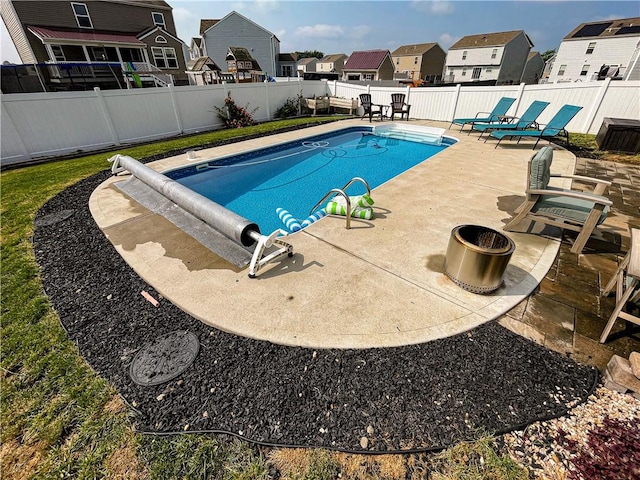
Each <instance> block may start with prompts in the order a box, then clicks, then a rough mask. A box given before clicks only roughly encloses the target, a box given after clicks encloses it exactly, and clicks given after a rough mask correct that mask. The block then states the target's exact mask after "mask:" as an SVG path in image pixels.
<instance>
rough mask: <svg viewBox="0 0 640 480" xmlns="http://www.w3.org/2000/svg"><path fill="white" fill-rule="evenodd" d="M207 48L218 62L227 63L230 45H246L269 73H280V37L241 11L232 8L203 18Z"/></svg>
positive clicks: (210, 55) (203, 36) (272, 74)
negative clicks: (222, 14)
mask: <svg viewBox="0 0 640 480" xmlns="http://www.w3.org/2000/svg"><path fill="white" fill-rule="evenodd" d="M202 24H205V25H208V27H207V28H205V29H203V28H201V30H202V31H201V33H200V34H201V35H202V40H203V42H204V51H205V52H206V54H207V55H208V56H209V57H211V59H212V60H213V61H214V62H215V63H216V64H217V65H226V64H227V62H226V56H227V51H228V48H229V47H242V48H246V49H247V50H248V51H249V53H250V54H251V56H252V57H253V58H254V59H255V60H256V62H258V64H259V65H260V67H261V68H262V70H263V71H265V72H267V74H268V75H269V76H273V77H275V76H277V75H278V73H279V72H278V68H277V67H278V64H277V61H278V57H279V55H280V40H278V37H276V36H275V35H274V34H273V33H271V32H270V31H269V30H267V29H265V28H263V27H261V26H260V25H258V24H256V23H254V22H252V21H251V20H249V19H248V18H246V17H244V16H242V15H240V14H239V13H238V12H235V11H233V12H231V13H229V14H228V15H227V16H226V17H224V18H221V19H220V20H202V21H201V25H202Z"/></svg>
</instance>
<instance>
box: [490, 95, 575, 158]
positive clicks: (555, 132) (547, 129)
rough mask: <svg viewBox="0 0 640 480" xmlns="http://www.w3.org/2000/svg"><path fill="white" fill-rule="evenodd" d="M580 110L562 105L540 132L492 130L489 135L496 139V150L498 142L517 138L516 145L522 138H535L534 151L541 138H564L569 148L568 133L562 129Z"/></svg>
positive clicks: (572, 106) (573, 106)
mask: <svg viewBox="0 0 640 480" xmlns="http://www.w3.org/2000/svg"><path fill="white" fill-rule="evenodd" d="M580 110H582V107H577V106H575V105H563V106H562V108H561V109H560V110H558V113H556V114H555V115H554V116H553V118H552V119H551V120H549V123H547V124H546V125H545V126H544V128H543V129H542V130H519V131H517V132H516V131H513V130H493V131H492V132H491V133H489V135H490V136H492V137H493V138H497V139H498V143H496V148H498V145H500V142H501V141H502V139H503V138H505V137H512V138H513V137H518V143H520V140H521V139H522V138H524V137H529V138H535V139H536V143H535V144H534V145H533V148H534V149H535V148H536V147H537V146H538V142H539V141H540V139H541V138H546V139H548V140H550V139H552V138H553V137H565V138H566V139H567V146H569V132H567V131H566V130H565V129H564V127H566V126H567V124H568V123H569V122H570V121H571V119H572V118H573V117H575V116H576V114H577V113H578V112H579V111H580Z"/></svg>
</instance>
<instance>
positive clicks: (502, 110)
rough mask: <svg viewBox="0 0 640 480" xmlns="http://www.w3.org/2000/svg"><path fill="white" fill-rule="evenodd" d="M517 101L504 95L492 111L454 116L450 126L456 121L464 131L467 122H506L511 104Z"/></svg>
mask: <svg viewBox="0 0 640 480" xmlns="http://www.w3.org/2000/svg"><path fill="white" fill-rule="evenodd" d="M515 101H516V99H515V98H510V97H502V98H501V99H500V101H499V102H498V103H497V104H496V106H495V107H494V108H493V110H491V111H490V112H478V113H476V116H475V117H473V118H454V119H453V120H452V121H451V124H450V125H449V128H451V125H453V124H454V123H455V124H456V125H460V130H461V131H462V129H463V128H464V126H465V125H467V124H472V125H473V124H474V123H501V122H504V120H505V115H506V114H507V110H509V108H511V105H513V102H515Z"/></svg>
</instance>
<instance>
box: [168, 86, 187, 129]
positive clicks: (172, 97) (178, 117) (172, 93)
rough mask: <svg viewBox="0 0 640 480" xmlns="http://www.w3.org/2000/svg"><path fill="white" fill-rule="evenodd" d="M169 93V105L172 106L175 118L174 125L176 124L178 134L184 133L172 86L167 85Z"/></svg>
mask: <svg viewBox="0 0 640 480" xmlns="http://www.w3.org/2000/svg"><path fill="white" fill-rule="evenodd" d="M169 93H170V94H171V105H173V113H174V115H175V116H176V123H177V124H178V132H179V133H184V129H183V127H182V118H180V110H178V99H177V98H176V91H175V90H174V89H173V85H169Z"/></svg>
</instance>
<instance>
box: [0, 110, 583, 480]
mask: <svg viewBox="0 0 640 480" xmlns="http://www.w3.org/2000/svg"><path fill="white" fill-rule="evenodd" d="M333 120H335V118H320V117H318V118H314V119H308V118H302V119H293V120H282V121H276V122H269V123H265V124H260V125H256V126H252V127H245V128H243V129H234V130H222V131H216V132H211V133H206V134H200V135H195V136H188V137H181V138H176V139H172V140H168V141H161V142H155V143H152V144H148V145H141V146H136V147H130V148H126V149H120V150H118V153H122V154H125V155H130V156H132V157H134V158H137V159H143V158H145V157H149V156H152V155H156V154H161V153H165V152H170V151H175V150H182V149H187V148H191V147H194V146H198V145H202V144H210V143H215V142H219V141H224V140H229V139H231V138H234V137H242V136H246V135H253V134H265V133H271V132H275V131H277V130H280V129H283V128H289V127H295V126H298V125H307V124H315V123H319V122H326V121H333ZM572 139H573V137H572ZM114 152H115V151H114ZM114 152H107V153H100V154H94V155H86V156H82V157H78V158H73V159H68V160H61V161H56V162H50V163H43V164H40V165H34V166H30V167H24V168H17V169H13V170H7V171H4V172H2V174H1V176H0V182H1V183H0V186H1V198H0V200H1V201H0V215H1V219H2V225H1V246H0V249H1V252H0V253H1V257H0V258H1V262H2V263H1V267H2V269H1V287H2V288H1V301H2V306H1V308H2V329H1V331H0V335H1V338H0V341H1V344H0V345H1V354H2V355H1V358H0V367H1V370H0V375H1V383H0V387H1V388H2V396H1V398H0V422H1V426H2V431H1V433H0V441H1V442H2V446H1V447H0V470H1V471H2V474H3V475H2V476H3V478H16V479H22V478H25V479H27V478H33V479H36V478H37V479H42V478H44V479H47V478H51V479H53V478H56V479H60V478H74V479H75V478H132V479H138V478H158V479H173V478H176V479H178V478H216V479H227V478H229V479H267V478H269V469H270V468H271V469H273V468H277V470H278V471H279V472H281V473H282V474H283V477H286V478H301V479H302V478H304V479H312V478H318V479H321V480H322V479H326V478H332V477H333V476H335V475H337V473H338V472H340V473H341V474H342V478H358V479H365V478H371V479H374V478H375V479H383V478H388V479H395V478H398V479H404V478H405V477H406V476H407V472H409V475H413V474H415V475H418V477H416V478H424V477H422V476H421V474H420V472H426V471H428V470H431V471H434V470H435V471H440V472H442V474H441V476H440V477H438V478H489V477H490V478H499V479H519V478H526V471H525V470H524V469H523V468H522V467H519V466H518V465H516V464H514V463H513V462H512V461H510V460H509V459H508V458H507V457H505V456H501V455H497V454H496V453H495V452H493V449H492V442H491V441H490V437H489V440H487V437H483V438H481V439H480V440H479V441H478V442H477V443H476V444H473V443H472V444H464V446H462V447H460V448H464V449H465V450H464V453H463V454H461V455H458V453H457V452H458V450H453V449H452V450H451V451H449V453H447V454H446V455H445V456H443V457H437V458H434V460H433V462H431V463H429V461H427V460H425V459H424V458H423V457H413V458H409V457H404V456H398V455H396V456H380V457H367V456H358V455H356V456H353V455H347V454H337V453H332V452H327V451H321V450H309V451H299V450H295V449H294V450H281V449H279V450H272V451H267V450H265V449H259V448H257V447H255V446H253V445H250V444H248V443H245V442H241V441H238V440H231V439H228V438H224V437H216V436H204V435H179V436H171V437H160V436H156V437H154V436H142V435H139V434H136V433H135V432H134V429H133V426H132V423H131V420H130V418H129V414H128V409H127V407H126V406H125V404H124V403H123V401H122V400H121V399H120V397H119V396H118V394H117V392H116V391H115V390H114V388H113V387H112V386H110V385H109V383H108V382H106V381H105V380H104V379H102V378H100V377H99V376H98V375H96V374H95V373H94V372H93V371H92V370H91V369H90V368H89V366H88V365H87V364H86V363H85V362H84V360H83V359H82V358H81V357H80V355H79V353H78V350H77V348H76V346H75V344H74V343H72V342H71V341H69V340H68V339H67V337H66V335H65V332H64V330H63V329H62V327H61V325H60V323H59V320H58V317H57V315H56V313H55V312H54V311H53V310H52V308H51V304H50V303H49V300H48V298H47V297H46V296H45V295H44V293H43V290H42V283H41V280H40V277H39V271H38V266H37V264H36V262H35V258H34V254H33V246H32V243H31V238H32V234H33V220H34V217H35V215H36V212H37V211H38V209H39V208H40V207H41V206H42V205H43V204H44V203H45V202H46V201H47V200H48V199H50V198H51V197H53V196H55V195H56V194H57V193H58V192H60V191H62V190H63V189H64V188H66V187H67V186H69V185H72V184H73V183H75V182H77V181H79V180H80V179H82V178H85V177H88V176H90V175H92V174H94V173H97V172H99V171H102V170H105V169H107V168H109V164H108V163H107V162H106V159H107V158H108V157H110V156H111V155H112V154H113V153H114ZM469 451H471V453H469ZM472 452H476V453H475V454H474V453H472ZM479 455H481V456H482V458H483V459H491V460H492V461H491V462H489V461H487V462H484V460H483V462H484V463H482V465H481V464H480V463H477V462H474V463H473V465H467V466H465V462H464V461H461V460H460V458H477V457H478V456H479ZM429 465H430V466H429ZM465 469H466V470H465ZM454 470H455V473H452V472H453V471H454ZM460 471H462V472H463V473H460ZM465 471H466V475H467V476H464V475H465V473H464V472H465ZM412 478H413V477H412Z"/></svg>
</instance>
